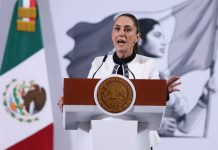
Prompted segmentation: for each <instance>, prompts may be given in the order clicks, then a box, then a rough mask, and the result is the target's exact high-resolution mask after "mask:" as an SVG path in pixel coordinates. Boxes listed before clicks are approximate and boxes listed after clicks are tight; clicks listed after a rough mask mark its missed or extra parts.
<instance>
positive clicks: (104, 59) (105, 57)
mask: <svg viewBox="0 0 218 150" xmlns="http://www.w3.org/2000/svg"><path fill="white" fill-rule="evenodd" d="M106 59H107V55H105V56H104V58H103V60H102V63H101V65H100V66H99V67H98V69H97V70H96V71H95V73H94V74H93V75H92V78H94V77H95V74H96V73H97V72H98V70H99V69H100V68H101V66H102V65H103V63H104V62H105V61H106Z"/></svg>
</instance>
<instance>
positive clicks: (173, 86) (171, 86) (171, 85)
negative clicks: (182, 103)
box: [167, 76, 181, 94]
mask: <svg viewBox="0 0 218 150" xmlns="http://www.w3.org/2000/svg"><path fill="white" fill-rule="evenodd" d="M179 79H180V77H179V76H172V77H170V78H169V80H167V89H168V94H170V93H172V92H174V91H179V89H178V88H177V86H178V85H180V84H181V82H177V81H178V80H179Z"/></svg>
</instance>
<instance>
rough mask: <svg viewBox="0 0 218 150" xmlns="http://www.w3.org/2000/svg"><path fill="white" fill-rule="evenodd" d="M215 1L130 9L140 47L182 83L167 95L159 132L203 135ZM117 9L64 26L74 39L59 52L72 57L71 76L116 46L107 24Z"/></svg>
mask: <svg viewBox="0 0 218 150" xmlns="http://www.w3.org/2000/svg"><path fill="white" fill-rule="evenodd" d="M217 6H218V2H217V0H187V1H185V2H184V3H181V4H178V5H176V6H174V7H172V8H169V10H165V12H166V11H168V12H170V13H165V14H166V15H163V14H164V11H163V12H146V11H145V12H129V13H132V14H134V15H135V16H136V17H137V18H138V21H139V25H140V33H141V39H140V40H139V43H138V45H139V51H138V53H139V54H141V55H145V56H149V57H153V58H155V59H156V60H157V64H158V67H159V70H160V78H161V79H167V78H168V77H170V76H172V75H179V76H181V78H182V82H183V83H184V86H182V87H181V91H180V92H175V93H174V94H172V95H170V101H169V102H168V103H167V109H166V113H165V116H164V119H163V122H162V125H161V128H160V129H159V131H158V132H159V134H160V135H161V136H163V137H205V136H206V133H207V126H208V125H207V120H208V118H209V115H208V111H209V102H210V100H211V96H212V94H213V93H214V92H215V89H216V87H215V85H214V83H215V82H214V80H215V77H214V66H215V62H216V53H217V50H216V43H217V38H216V34H217V14H218V9H217ZM193 10H194V11H193ZM127 12H128V10H127ZM120 13H122V12H114V13H113V14H111V15H108V16H105V18H104V19H102V20H101V21H100V22H97V23H89V22H85V21H83V22H78V23H77V24H75V25H74V26H72V28H70V29H69V30H68V31H67V33H66V34H67V35H68V36H69V37H71V38H72V39H73V40H74V41H75V45H74V47H73V49H72V50H70V51H69V52H68V53H66V54H65V56H64V58H63V59H67V60H69V61H70V64H69V65H68V66H67V68H66V70H67V73H68V76H69V77H71V78H77V77H80V78H86V77H87V75H88V72H89V70H90V68H91V64H92V61H93V60H94V58H95V57H97V56H103V55H106V54H111V53H113V52H114V49H113V44H112V40H111V31H112V29H111V27H112V23H113V20H114V19H115V18H116V16H117V15H118V14H120ZM157 14H160V15H159V16H158V15H157ZM170 33H172V34H170ZM199 79H200V80H199ZM190 81H191V82H190ZM190 92H192V93H191V94H190Z"/></svg>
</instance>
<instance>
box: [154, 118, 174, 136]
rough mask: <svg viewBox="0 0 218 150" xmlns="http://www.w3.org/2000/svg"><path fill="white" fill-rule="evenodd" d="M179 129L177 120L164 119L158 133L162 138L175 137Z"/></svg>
mask: <svg viewBox="0 0 218 150" xmlns="http://www.w3.org/2000/svg"><path fill="white" fill-rule="evenodd" d="M176 129H177V123H176V119H175V118H172V117H164V118H163V120H162V123H161V127H160V129H159V130H158V133H159V134H160V135H161V136H174V133H175V131H176Z"/></svg>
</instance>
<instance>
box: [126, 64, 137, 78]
mask: <svg viewBox="0 0 218 150" xmlns="http://www.w3.org/2000/svg"><path fill="white" fill-rule="evenodd" d="M127 69H128V70H129V72H130V73H131V74H132V76H133V79H135V75H134V74H133V73H132V71H131V70H130V69H129V67H128V66H127Z"/></svg>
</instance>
